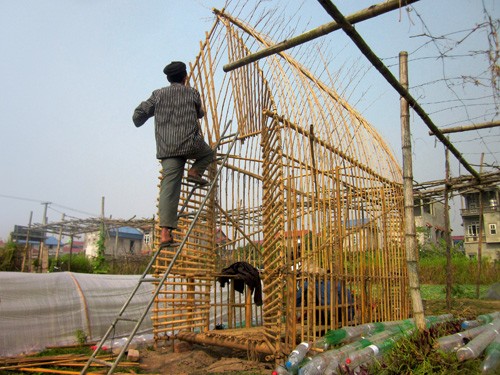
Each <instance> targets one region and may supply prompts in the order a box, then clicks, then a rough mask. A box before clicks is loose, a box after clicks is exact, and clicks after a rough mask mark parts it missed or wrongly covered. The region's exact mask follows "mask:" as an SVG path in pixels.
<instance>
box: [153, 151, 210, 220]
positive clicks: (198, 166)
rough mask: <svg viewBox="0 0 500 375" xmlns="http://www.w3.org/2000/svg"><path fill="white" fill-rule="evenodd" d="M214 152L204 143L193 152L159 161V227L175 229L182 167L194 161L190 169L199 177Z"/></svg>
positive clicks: (182, 172)
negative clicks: (160, 174)
mask: <svg viewBox="0 0 500 375" xmlns="http://www.w3.org/2000/svg"><path fill="white" fill-rule="evenodd" d="M214 156H215V152H214V150H212V149H211V148H210V146H209V145H208V144H206V143H204V145H203V147H201V148H200V149H198V150H196V151H195V152H193V153H191V154H189V155H184V156H177V157H173V158H166V159H162V160H161V166H162V179H161V183H160V200H159V204H158V213H159V216H160V227H168V228H173V229H175V228H177V221H178V218H177V210H178V206H179V199H180V196H181V185H182V176H183V174H184V166H185V165H186V161H187V160H188V159H194V160H195V161H194V163H193V166H192V168H193V169H195V170H196V171H197V172H198V173H199V174H200V175H203V173H205V171H206V169H207V168H208V166H209V165H210V163H212V161H213V160H214Z"/></svg>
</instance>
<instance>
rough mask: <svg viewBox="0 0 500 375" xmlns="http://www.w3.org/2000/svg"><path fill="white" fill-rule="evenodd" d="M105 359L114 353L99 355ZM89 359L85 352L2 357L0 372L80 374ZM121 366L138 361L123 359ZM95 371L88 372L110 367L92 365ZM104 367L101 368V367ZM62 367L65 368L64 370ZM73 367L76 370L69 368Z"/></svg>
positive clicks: (105, 370)
mask: <svg viewBox="0 0 500 375" xmlns="http://www.w3.org/2000/svg"><path fill="white" fill-rule="evenodd" d="M97 358H98V359H100V360H103V361H110V360H112V359H113V356H112V355H101V356H97ZM87 360H88V356H86V355H83V354H62V355H54V356H47V357H12V358H3V359H0V372H1V373H2V374H3V373H5V374H9V373H13V374H15V373H19V372H36V373H45V374H79V373H80V371H81V369H82V368H83V366H85V363H86V362H87ZM118 366H119V367H122V368H124V367H138V366H139V363H138V362H130V361H127V362H125V361H122V362H120V363H119V364H118ZM92 367H93V368H94V371H92V372H88V373H87V374H89V375H91V374H105V373H107V371H108V367H107V366H104V365H99V364H95V365H92ZM101 367H102V368H103V369H102V370H100V368H101ZM61 368H65V370H62V369H61ZM67 368H73V369H74V370H67Z"/></svg>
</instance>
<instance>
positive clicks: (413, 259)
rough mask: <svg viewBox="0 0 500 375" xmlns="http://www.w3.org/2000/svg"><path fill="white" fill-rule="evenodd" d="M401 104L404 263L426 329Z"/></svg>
mask: <svg viewBox="0 0 500 375" xmlns="http://www.w3.org/2000/svg"><path fill="white" fill-rule="evenodd" d="M399 80H400V82H401V86H403V87H404V88H405V90H408V52H405V51H403V52H400V53H399ZM400 105H401V145H402V149H403V202H404V230H405V248H406V266H407V269H408V282H409V286H410V298H411V301H412V306H413V316H414V319H415V325H416V326H417V328H418V329H419V330H420V331H423V330H424V329H425V316H424V306H423V303H422V296H421V295H420V279H419V274H418V262H417V235H416V228H415V213H414V211H413V206H414V201H413V163H412V157H411V132H410V113H409V112H410V107H409V104H408V102H407V101H406V99H405V98H404V97H403V96H402V97H401V99H400Z"/></svg>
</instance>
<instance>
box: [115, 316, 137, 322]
mask: <svg viewBox="0 0 500 375" xmlns="http://www.w3.org/2000/svg"><path fill="white" fill-rule="evenodd" d="M116 320H123V321H125V322H137V319H132V318H123V317H121V316H119V317H117V318H116Z"/></svg>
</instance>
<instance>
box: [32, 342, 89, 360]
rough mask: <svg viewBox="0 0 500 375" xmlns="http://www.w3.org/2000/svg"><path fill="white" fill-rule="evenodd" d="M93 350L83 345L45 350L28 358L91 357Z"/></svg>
mask: <svg viewBox="0 0 500 375" xmlns="http://www.w3.org/2000/svg"><path fill="white" fill-rule="evenodd" d="M92 353H93V350H92V349H90V347H89V346H85V345H78V346H71V347H67V348H64V347H59V348H50V349H45V350H43V351H41V352H40V353H36V354H33V355H32V356H30V357H51V356H55V355H63V354H75V355H77V354H85V355H89V356H90V355H92Z"/></svg>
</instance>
